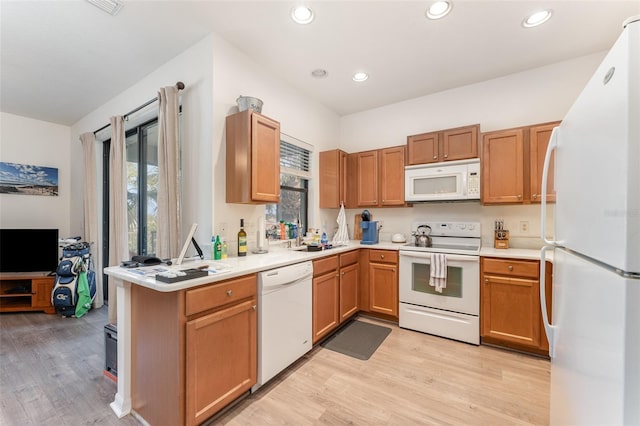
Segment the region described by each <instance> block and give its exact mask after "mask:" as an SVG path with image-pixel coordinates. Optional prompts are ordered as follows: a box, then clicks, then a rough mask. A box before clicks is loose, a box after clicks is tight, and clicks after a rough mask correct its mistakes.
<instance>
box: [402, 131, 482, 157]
mask: <svg viewBox="0 0 640 426" xmlns="http://www.w3.org/2000/svg"><path fill="white" fill-rule="evenodd" d="M479 131H480V125H479V124H474V125H472V126H464V127H458V128H455V129H448V130H442V131H439V132H431V133H422V134H419V135H413V136H409V137H407V165H410V166H411V165H416V164H427V163H437V162H441V161H453V160H464V159H467V158H477V157H478V133H479Z"/></svg>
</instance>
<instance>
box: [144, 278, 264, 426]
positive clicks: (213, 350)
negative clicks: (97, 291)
mask: <svg viewBox="0 0 640 426" xmlns="http://www.w3.org/2000/svg"><path fill="white" fill-rule="evenodd" d="M256 309H257V277H256V275H255V274H251V275H245V276H242V277H238V278H233V279H229V280H226V281H222V282H218V283H212V284H209V285H203V286H200V287H195V288H192V289H187V290H182V291H175V292H166V293H165V292H159V291H155V290H151V289H148V288H145V287H142V286H138V285H132V286H131V334H132V347H131V360H132V366H131V367H132V371H131V390H132V408H133V410H135V411H136V413H137V414H138V415H139V416H140V417H142V418H143V419H144V420H145V422H146V423H147V424H152V425H156V424H157V425H164V424H166V425H176V426H180V425H198V424H201V423H203V422H204V421H205V420H207V419H208V418H209V417H211V416H213V415H214V414H216V413H217V412H219V411H220V410H221V409H222V408H224V407H225V406H226V405H228V404H229V403H230V402H232V401H233V400H234V399H236V398H237V397H239V396H241V395H242V394H244V393H245V392H247V391H249V389H250V388H251V386H253V385H254V384H255V383H256V380H257V366H258V364H257V329H258V323H257V311H256Z"/></svg>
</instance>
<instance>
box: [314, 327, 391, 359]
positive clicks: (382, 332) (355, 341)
mask: <svg viewBox="0 0 640 426" xmlns="http://www.w3.org/2000/svg"><path fill="white" fill-rule="evenodd" d="M389 333H391V329H390V328H388V327H382V326H380V325H375V324H371V323H368V322H363V321H357V320H354V321H351V323H349V324H347V325H346V326H345V327H344V328H343V329H342V330H340V331H338V332H337V333H336V334H334V335H333V336H332V337H330V338H329V339H327V340H326V341H324V342H323V343H321V346H322V347H324V348H326V349H330V350H332V351H335V352H340V353H341V354H345V355H349V356H351V357H354V358H358V359H362V360H367V359H369V358H370V357H371V355H373V353H374V352H375V351H376V349H378V346H380V344H382V342H383V341H384V339H385V338H386V337H387V336H388V335H389Z"/></svg>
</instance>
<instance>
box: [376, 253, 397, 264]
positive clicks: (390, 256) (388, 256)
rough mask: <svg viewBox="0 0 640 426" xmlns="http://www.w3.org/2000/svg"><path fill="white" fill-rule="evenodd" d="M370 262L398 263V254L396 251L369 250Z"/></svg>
mask: <svg viewBox="0 0 640 426" xmlns="http://www.w3.org/2000/svg"><path fill="white" fill-rule="evenodd" d="M369 262H378V263H380V262H384V263H398V252H397V251H395V250H369Z"/></svg>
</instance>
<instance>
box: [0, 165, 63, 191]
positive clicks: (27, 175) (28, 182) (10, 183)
mask: <svg viewBox="0 0 640 426" xmlns="http://www.w3.org/2000/svg"><path fill="white" fill-rule="evenodd" d="M0 194H23V195H51V196H57V195H58V169H57V168H54V167H40V166H32V165H30V164H16V163H4V162H2V161H0Z"/></svg>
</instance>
